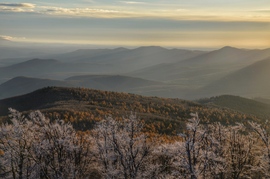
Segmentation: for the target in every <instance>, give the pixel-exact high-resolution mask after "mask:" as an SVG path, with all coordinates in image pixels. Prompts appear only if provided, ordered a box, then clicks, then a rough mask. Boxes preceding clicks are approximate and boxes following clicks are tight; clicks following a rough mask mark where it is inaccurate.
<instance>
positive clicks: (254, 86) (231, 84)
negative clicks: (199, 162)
mask: <svg viewBox="0 0 270 179" xmlns="http://www.w3.org/2000/svg"><path fill="white" fill-rule="evenodd" d="M269 69H270V58H267V59H265V60H262V61H259V62H256V63H254V64H252V65H250V66H248V67H245V68H243V69H241V70H238V71H236V72H234V73H232V74H230V75H228V76H226V77H224V78H222V79H220V80H217V81H215V82H213V83H211V84H209V85H207V86H206V87H204V88H202V89H201V90H200V91H198V93H201V95H203V96H213V95H222V94H232V95H241V96H248V97H266V98H268V97H269V96H270V83H269V77H270V70H269Z"/></svg>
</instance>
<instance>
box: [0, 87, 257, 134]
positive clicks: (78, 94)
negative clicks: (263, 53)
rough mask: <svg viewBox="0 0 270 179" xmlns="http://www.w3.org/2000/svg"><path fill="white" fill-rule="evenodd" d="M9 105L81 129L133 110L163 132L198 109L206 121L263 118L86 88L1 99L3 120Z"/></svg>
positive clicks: (46, 90) (170, 131) (48, 90)
mask: <svg viewBox="0 0 270 179" xmlns="http://www.w3.org/2000/svg"><path fill="white" fill-rule="evenodd" d="M9 107H11V108H14V109H17V110H19V111H22V112H27V111H30V110H41V111H42V112H43V113H45V114H46V115H47V116H48V117H50V118H51V119H56V118H60V119H64V120H65V121H70V122H71V123H72V124H73V125H74V127H75V128H76V129H79V130H87V129H91V128H92V127H93V124H95V122H96V121H100V120H101V119H103V118H104V116H106V115H112V116H113V117H116V118H121V117H122V116H125V115H128V114H130V112H136V113H137V116H139V118H141V119H142V120H144V121H145V123H146V127H145V130H149V131H152V132H156V133H163V134H176V133H178V132H179V131H181V130H182V129H183V128H185V122H186V121H187V119H189V118H190V113H195V112H198V114H199V116H200V118H201V120H202V123H209V122H221V123H222V124H232V123H235V122H244V123H245V122H246V121H247V120H254V121H260V119H258V118H256V117H255V116H252V115H247V114H244V113H242V112H238V111H236V110H231V109H228V108H220V107H213V106H207V105H203V104H199V103H195V102H191V101H185V100H180V99H169V98H158V97H143V96H140V95H134V94H128V93H117V92H107V91H100V90H91V89H83V88H62V87H47V88H43V89H40V90H37V91H35V92H32V93H29V94H27V95H23V96H18V97H13V98H8V99H4V100H0V115H1V116H2V118H3V119H4V118H5V116H6V115H7V114H8V108H9Z"/></svg>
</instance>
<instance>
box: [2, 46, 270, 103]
mask: <svg viewBox="0 0 270 179" xmlns="http://www.w3.org/2000/svg"><path fill="white" fill-rule="evenodd" d="M0 52H1V53H0V98H1V99H3V98H7V97H12V96H17V95H21V94H25V93H29V92H32V91H34V90H36V89H39V88H42V87H46V86H65V87H83V88H93V89H100V90H108V91H119V92H128V93H136V94H142V95H147V96H160V97H172V98H183V99H199V98H204V97H210V96H215V95H223V94H232V95H240V96H244V97H260V98H269V97H270V85H269V82H268V79H269V76H270V70H269V69H270V49H263V50H259V49H254V50H251V49H238V48H234V47H228V46H227V47H223V48H221V49H218V50H213V51H199V50H186V49H166V48H162V47H156V46H151V47H139V48H135V49H127V48H115V49H80V50H75V51H72V52H68V53H59V54H55V53H53V54H52V53H48V52H44V51H39V52H35V51H33V49H25V48H20V47H16V48H12V47H3V46H0ZM11 52H13V53H12V55H10V53H11ZM16 55H17V56H16Z"/></svg>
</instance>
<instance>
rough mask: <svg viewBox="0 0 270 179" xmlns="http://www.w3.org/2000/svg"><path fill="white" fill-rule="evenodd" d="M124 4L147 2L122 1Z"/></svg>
mask: <svg viewBox="0 0 270 179" xmlns="http://www.w3.org/2000/svg"><path fill="white" fill-rule="evenodd" d="M120 2H121V3H124V4H146V3H145V2H138V1H120Z"/></svg>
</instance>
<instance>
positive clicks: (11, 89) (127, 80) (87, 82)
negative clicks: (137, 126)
mask: <svg viewBox="0 0 270 179" xmlns="http://www.w3.org/2000/svg"><path fill="white" fill-rule="evenodd" d="M164 85H165V84H163V83H161V82H156V81H150V80H144V79H140V78H133V77H127V76H120V75H85V76H74V77H69V78H67V79H66V80H49V79H40V78H32V77H23V76H20V77H15V78H13V79H11V80H9V81H7V82H5V83H3V84H1V85H0V99H3V98H9V97H13V96H18V95H22V94H26V93H30V92H32V91H35V90H38V89H40V88H44V87H48V86H57V87H81V88H92V89H99V90H107V91H117V92H133V93H137V94H140V93H143V91H144V90H143V89H144V88H146V89H147V90H148V91H149V90H154V89H155V88H158V87H160V86H164Z"/></svg>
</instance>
